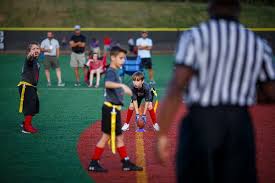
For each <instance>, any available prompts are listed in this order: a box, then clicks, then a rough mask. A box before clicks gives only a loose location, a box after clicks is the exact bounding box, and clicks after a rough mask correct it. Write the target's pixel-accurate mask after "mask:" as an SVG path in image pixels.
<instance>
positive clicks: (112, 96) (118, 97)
mask: <svg viewBox="0 0 275 183" xmlns="http://www.w3.org/2000/svg"><path fill="white" fill-rule="evenodd" d="M106 81H111V82H115V83H121V79H120V77H119V75H118V70H116V69H114V68H111V67H109V68H108V69H107V71H106V74H105V82H106ZM123 95H124V91H123V89H122V88H115V89H110V88H106V89H105V94H104V96H105V101H107V102H111V103H112V104H116V105H123Z"/></svg>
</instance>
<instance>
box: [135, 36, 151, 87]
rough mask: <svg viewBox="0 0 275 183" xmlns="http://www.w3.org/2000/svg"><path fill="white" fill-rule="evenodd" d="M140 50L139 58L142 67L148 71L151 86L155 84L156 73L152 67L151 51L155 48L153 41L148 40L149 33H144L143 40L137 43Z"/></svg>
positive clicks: (138, 40)
mask: <svg viewBox="0 0 275 183" xmlns="http://www.w3.org/2000/svg"><path fill="white" fill-rule="evenodd" d="M136 46H137V48H138V56H139V57H140V58H141V65H142V67H143V68H144V69H148V72H149V79H150V84H155V81H154V73H153V67H152V59H151V50H152V47H153V41H152V39H150V38H148V32H147V31H142V32H141V38H138V39H137V41H136Z"/></svg>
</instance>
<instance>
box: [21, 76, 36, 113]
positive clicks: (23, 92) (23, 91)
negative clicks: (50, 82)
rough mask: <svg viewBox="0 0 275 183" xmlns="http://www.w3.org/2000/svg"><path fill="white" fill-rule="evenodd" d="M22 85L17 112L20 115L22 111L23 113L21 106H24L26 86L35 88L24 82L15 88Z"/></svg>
mask: <svg viewBox="0 0 275 183" xmlns="http://www.w3.org/2000/svg"><path fill="white" fill-rule="evenodd" d="M22 85H23V87H22V91H21V97H20V103H19V112H20V113H22V111H23V104H24V98H25V91H26V86H31V87H35V86H33V85H32V84H30V83H28V82H26V81H20V82H19V83H18V85H17V86H22Z"/></svg>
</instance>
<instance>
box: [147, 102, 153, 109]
mask: <svg viewBox="0 0 275 183" xmlns="http://www.w3.org/2000/svg"><path fill="white" fill-rule="evenodd" d="M148 109H149V110H152V109H153V104H152V102H149V104H148Z"/></svg>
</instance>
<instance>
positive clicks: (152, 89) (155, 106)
mask: <svg viewBox="0 0 275 183" xmlns="http://www.w3.org/2000/svg"><path fill="white" fill-rule="evenodd" d="M151 92H153V94H154V96H155V97H156V98H157V99H156V102H155V105H154V111H155V112H156V111H157V108H158V104H159V100H158V93H157V91H156V90H155V88H151Z"/></svg>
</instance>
